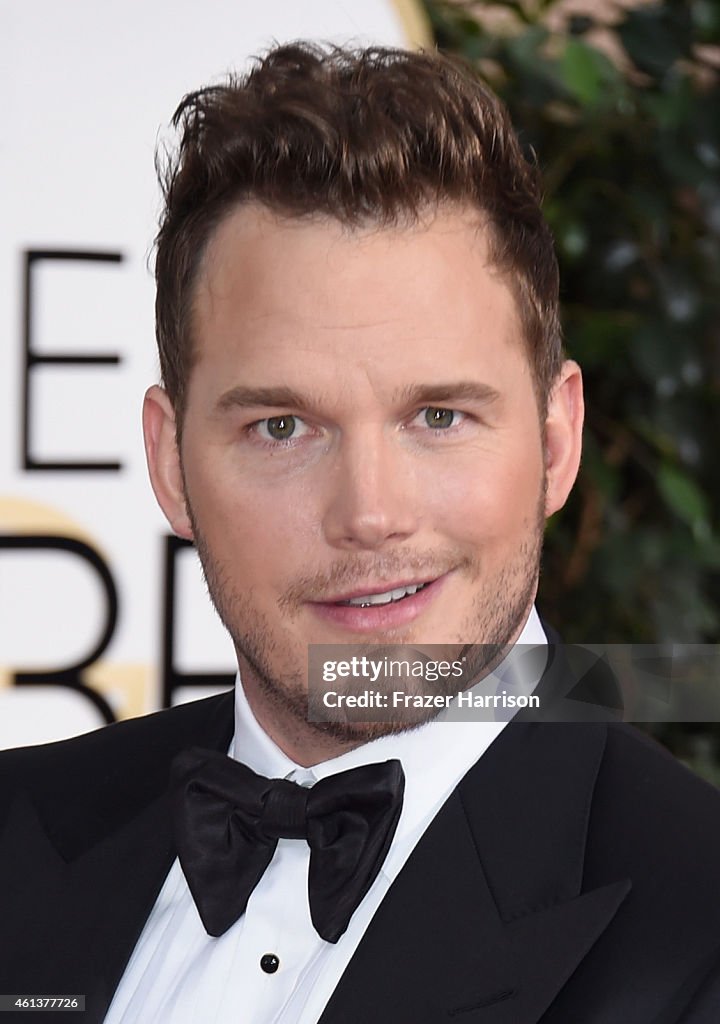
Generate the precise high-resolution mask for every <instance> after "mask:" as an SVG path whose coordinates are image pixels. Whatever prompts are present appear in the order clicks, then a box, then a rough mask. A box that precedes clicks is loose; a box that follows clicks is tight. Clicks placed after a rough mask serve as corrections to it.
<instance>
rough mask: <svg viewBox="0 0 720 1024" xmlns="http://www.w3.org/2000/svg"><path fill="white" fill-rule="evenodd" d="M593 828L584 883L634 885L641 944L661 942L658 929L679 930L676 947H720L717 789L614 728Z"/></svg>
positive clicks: (633, 909)
mask: <svg viewBox="0 0 720 1024" xmlns="http://www.w3.org/2000/svg"><path fill="white" fill-rule="evenodd" d="M587 829H588V830H587V846H586V857H585V869H584V884H585V885H587V886H593V885H601V884H604V883H607V882H608V881H609V880H611V879H613V878H618V877H621V876H626V877H629V878H630V879H631V880H632V892H631V894H630V897H629V899H628V901H627V904H628V905H627V909H626V913H627V916H628V919H629V921H630V920H631V919H632V917H633V916H635V917H636V918H637V921H638V925H637V931H634V929H631V932H632V933H634V934H635V938H636V940H637V941H638V942H641V941H642V942H647V943H650V942H652V943H655V942H656V941H658V937H657V936H653V935H652V934H651V929H650V928H649V924H650V925H652V926H653V927H657V928H660V927H672V928H674V929H675V932H676V934H675V936H674V939H673V944H674V946H675V947H676V946H677V944H678V943H679V944H680V946H682V945H683V944H684V945H686V946H687V947H688V948H690V947H692V946H693V945H695V944H699V945H700V946H701V947H703V946H704V948H705V949H709V948H713V947H714V946H715V945H716V944H717V942H718V934H719V933H718V927H720V915H719V914H718V913H717V911H716V910H715V909H711V908H715V907H716V906H717V891H718V885H720V792H719V791H718V790H717V789H716V788H715V787H714V786H712V785H710V784H709V783H708V782H706V781H704V780H703V779H701V778H699V777H698V776H697V775H695V774H694V773H693V772H691V771H690V770H689V769H688V768H686V767H685V766H684V765H682V764H681V763H680V762H679V761H677V760H676V759H675V758H674V757H673V756H672V755H671V754H669V753H668V752H667V751H666V750H665V749H664V748H663V747H662V746H660V744H659V743H657V742H655V741H654V740H652V739H651V738H650V737H648V736H646V735H644V734H643V733H641V732H640V731H639V730H638V729H635V728H633V727H632V726H627V725H622V724H614V725H609V726H608V727H607V740H606V744H605V750H604V754H603V758H602V761H601V763H600V767H599V771H598V775H597V780H596V784H595V789H594V793H593V799H592V805H591V808H590V813H589V817H588V827H587ZM663 922H664V924H663ZM653 923H654V924H653ZM666 939H667V936H666ZM668 941H669V940H668Z"/></svg>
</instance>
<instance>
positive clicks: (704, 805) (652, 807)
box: [593, 723, 720, 846]
mask: <svg viewBox="0 0 720 1024" xmlns="http://www.w3.org/2000/svg"><path fill="white" fill-rule="evenodd" d="M606 728H607V739H606V742H605V748H604V752H603V757H602V761H601V763H600V767H599V771H598V776H597V782H596V786H595V793H594V798H593V808H594V810H595V811H596V813H598V814H605V815H610V816H612V817H613V818H614V819H615V820H616V821H617V822H618V825H619V824H620V823H621V821H623V820H627V821H628V823H629V822H633V823H634V827H633V828H632V832H633V833H637V832H638V831H639V826H640V825H642V826H643V828H649V829H650V830H651V831H650V834H649V837H648V836H646V839H647V838H651V837H652V836H653V835H655V833H656V830H657V829H661V830H662V836H663V839H664V843H665V845H666V846H672V845H673V843H674V842H675V841H676V840H677V839H678V838H682V835H683V830H690V831H697V830H698V829H702V832H703V835H704V837H705V839H706V841H708V842H709V841H713V842H718V843H720V791H718V789H717V788H716V787H715V786H713V785H711V784H710V783H709V782H706V781H705V780H704V779H701V778H699V777H698V776H697V775H696V774H695V773H694V772H692V771H690V769H689V768H687V767H686V766H685V765H683V764H682V763H681V762H679V761H678V760H677V759H676V758H675V757H673V756H672V754H670V753H669V752H668V751H667V750H666V749H665V748H664V747H663V746H661V744H660V743H658V742H657V741H656V740H654V739H652V738H651V737H650V736H648V735H646V734H645V733H643V732H641V731H640V730H639V729H637V728H635V727H633V726H629V725H625V724H623V723H611V724H609V725H607V727H606ZM685 834H686V835H687V832H685Z"/></svg>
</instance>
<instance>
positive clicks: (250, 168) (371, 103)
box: [155, 42, 562, 431]
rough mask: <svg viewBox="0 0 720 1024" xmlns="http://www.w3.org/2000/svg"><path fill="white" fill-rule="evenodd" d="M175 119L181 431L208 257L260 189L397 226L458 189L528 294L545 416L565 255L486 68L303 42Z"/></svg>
mask: <svg viewBox="0 0 720 1024" xmlns="http://www.w3.org/2000/svg"><path fill="white" fill-rule="evenodd" d="M173 126H174V127H175V128H176V129H178V130H179V132H180V143H179V147H178V149H177V152H176V153H175V154H174V155H169V156H167V154H166V156H167V159H166V160H165V162H164V165H162V166H161V161H158V167H159V174H160V180H161V185H162V187H163V194H164V198H165V209H164V212H163V216H162V219H161V223H160V230H159V232H158V235H157V239H156V246H157V249H156V265H155V277H156V282H157V300H156V332H157V342H158V349H159V352H160V365H161V371H162V379H163V383H164V385H165V387H166V389H167V391H168V394H169V396H170V399H171V400H172V402H173V405H174V407H175V410H176V414H177V420H178V430H179V431H180V429H181V424H182V417H183V413H184V409H185V398H186V385H187V381H188V376H189V373H190V370H191V367H192V362H193V344H192V337H191V333H192V332H191V320H192V303H193V298H194V288H195V284H196V279H197V275H198V270H199V268H200V265H201V262H202V258H203V255H204V253H205V250H206V248H207V244H208V242H209V240H210V238H211V236H212V234H213V232H214V230H215V228H216V227H217V226H218V224H219V223H220V221H221V220H222V219H223V217H224V216H225V215H226V214H227V213H228V212H229V210H230V209H231V208H233V207H235V206H236V205H237V204H239V203H242V202H243V201H250V200H254V201H256V202H260V203H262V204H265V205H266V206H267V207H269V208H270V209H272V210H274V211H276V212H279V213H283V214H288V215H291V216H298V217H302V216H306V215H309V214H318V213H320V214H327V215H329V216H331V217H334V218H336V219H337V220H339V221H341V222H342V223H344V224H348V225H358V226H359V225H361V224H363V223H366V222H368V221H370V222H376V223H377V224H379V225H380V226H390V225H392V224H395V223H398V222H399V221H400V220H401V219H406V218H408V217H409V218H411V219H413V218H417V216H418V215H419V213H420V212H421V211H422V210H424V209H426V208H427V207H428V205H430V206H432V205H433V204H441V203H445V202H453V203H463V204H468V205H470V206H471V207H474V208H475V209H478V210H479V211H481V212H482V213H483V214H484V216H485V218H486V219H487V223H488V226H489V229H490V243H491V258H492V260H493V262H494V264H495V266H496V267H497V268H498V269H499V270H500V271H501V272H502V273H504V274H505V275H506V276H507V279H508V282H509V283H510V286H511V287H512V289H513V292H514V295H515V298H516V301H517V304H518V310H519V314H520V320H521V323H522V327H523V332H524V341H525V344H526V346H527V352H528V357H529V361H530V365H531V367H532V371H533V379H534V384H535V391H536V395H537V398H538V406H539V409H540V411H541V415H542V416H543V418H544V415H545V411H546V408H547V397H548V394H549V391H550V388H551V386H552V383H553V381H554V379H555V377H556V375H557V373H558V371H559V369H560V365H561V362H562V342H561V334H560V326H559V317H558V267H557V260H556V257H555V252H554V247H553V241H552V236H551V234H550V230H549V228H548V226H547V224H546V223H545V221H544V219H543V216H542V213H541V211H540V182H539V174H538V171H537V168H536V166H535V163H534V161H533V162H530V161H528V160H527V159H526V158H525V157H524V156H523V153H522V151H521V148H520V145H519V143H518V140H517V137H516V135H515V132H514V130H513V127H512V125H511V123H510V119H509V117H508V114H507V111H506V110H505V107H504V106H503V105H502V103H501V102H500V100H499V99H498V98H497V96H495V94H494V93H493V92H492V91H491V90H490V89H489V87H488V86H487V85H486V84H485V83H484V82H483V81H482V80H481V79H479V78H478V76H477V75H476V74H475V73H474V71H473V70H471V69H470V68H469V67H466V66H465V65H463V64H459V63H457V62H456V61H454V60H451V59H450V58H448V57H445V56H443V55H440V54H439V53H435V52H410V51H405V50H397V49H388V48H379V47H373V48H371V49H365V50H350V49H345V48H342V47H337V46H327V47H323V46H318V45H315V44H311V43H306V42H298V43H293V44H289V45H284V46H279V47H277V48H276V49H274V50H272V51H270V52H269V53H268V54H267V55H266V56H265V57H264V58H262V59H257V60H256V63H255V65H254V66H253V67H252V69H251V70H250V71H249V72H248V73H247V74H244V75H233V76H231V77H230V78H229V79H228V81H227V82H226V83H225V84H223V85H215V86H209V87H207V88H205V89H200V90H199V91H197V92H193V93H190V94H189V95H187V96H186V97H185V98H184V99H183V100H182V102H181V103H180V106H179V107H178V109H177V110H176V112H175V115H174V117H173Z"/></svg>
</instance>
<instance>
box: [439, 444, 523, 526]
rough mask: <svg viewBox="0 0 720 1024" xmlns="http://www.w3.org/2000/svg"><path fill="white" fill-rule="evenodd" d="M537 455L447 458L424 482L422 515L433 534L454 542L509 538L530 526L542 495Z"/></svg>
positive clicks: (518, 453)
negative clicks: (436, 532) (453, 538)
mask: <svg viewBox="0 0 720 1024" xmlns="http://www.w3.org/2000/svg"><path fill="white" fill-rule="evenodd" d="M542 479H543V472H542V460H541V455H540V453H539V450H538V452H537V453H535V454H534V455H533V457H532V458H530V457H528V453H527V452H526V451H524V452H523V451H519V452H515V453H513V454H507V455H503V456H502V457H500V456H495V455H494V456H493V457H487V456H486V457H484V458H474V459H473V458H463V459H460V460H451V459H446V460H444V463H443V465H442V466H439V467H437V472H436V473H435V474H434V475H433V477H432V480H428V481H426V483H425V487H424V490H425V493H426V494H427V506H426V507H427V514H428V517H429V519H430V521H431V522H432V525H433V528H434V529H435V530H437V531H438V532H442V533H447V534H452V535H453V536H454V537H455V538H456V539H458V540H461V539H465V540H469V541H473V540H474V541H476V542H478V543H479V542H481V541H482V540H483V539H486V540H487V539H490V538H497V539H498V540H501V539H504V538H507V539H512V538H513V537H514V536H516V535H517V534H518V533H522V532H523V531H524V530H526V529H527V527H528V526H529V525H534V523H535V511H536V509H537V507H538V503H539V501H540V495H541V491H542Z"/></svg>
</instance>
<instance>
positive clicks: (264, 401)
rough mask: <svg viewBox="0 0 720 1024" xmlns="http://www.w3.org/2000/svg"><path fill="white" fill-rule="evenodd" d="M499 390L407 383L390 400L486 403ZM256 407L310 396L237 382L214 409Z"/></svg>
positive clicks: (300, 402)
mask: <svg viewBox="0 0 720 1024" xmlns="http://www.w3.org/2000/svg"><path fill="white" fill-rule="evenodd" d="M499 397H500V392H499V391H497V390H496V389H495V388H493V387H491V386H490V385H489V384H483V383H481V382H479V381H467V380H464V381H463V380H461V381H450V382H448V383H445V384H442V383H438V384H408V385H406V386H405V387H402V388H399V389H397V390H396V391H395V392H394V394H393V402H395V403H403V404H405V405H431V404H432V403H433V402H450V401H462V402H480V403H482V404H483V405H487V404H489V403H490V402H494V401H497V399H498V398H499ZM258 407H268V408H278V407H280V408H293V409H300V410H303V411H305V410H309V409H311V408H313V407H314V402H313V399H312V398H311V397H309V396H306V395H302V394H301V393H300V392H299V391H295V390H294V389H293V388H289V387H286V386H284V385H279V386H276V387H245V386H243V385H239V386H238V387H234V388H231V389H230V390H229V391H226V392H225V393H224V394H223V395H221V397H220V398H219V399H218V402H217V405H216V407H215V408H216V411H217V412H218V413H224V412H228V411H230V410H231V409H249V408H258Z"/></svg>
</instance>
